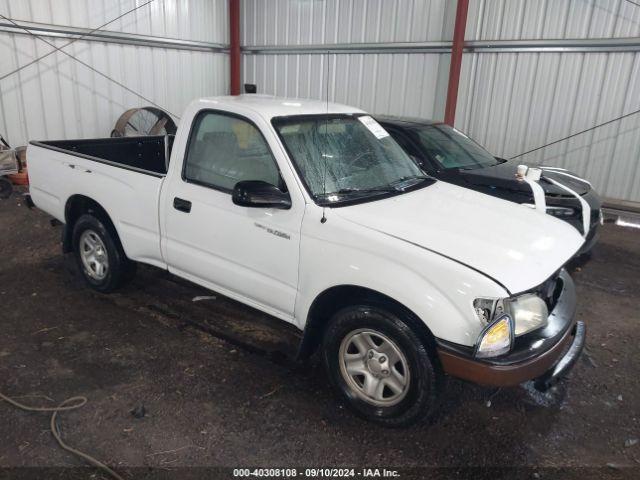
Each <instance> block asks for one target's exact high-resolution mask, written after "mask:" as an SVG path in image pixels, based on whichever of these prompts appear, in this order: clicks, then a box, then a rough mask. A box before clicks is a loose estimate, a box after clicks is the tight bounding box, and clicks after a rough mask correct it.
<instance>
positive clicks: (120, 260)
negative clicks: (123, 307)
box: [73, 214, 135, 293]
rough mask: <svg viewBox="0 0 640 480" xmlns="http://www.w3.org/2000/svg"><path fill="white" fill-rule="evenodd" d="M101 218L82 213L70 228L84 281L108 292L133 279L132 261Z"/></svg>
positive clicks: (92, 286) (133, 264)
mask: <svg viewBox="0 0 640 480" xmlns="http://www.w3.org/2000/svg"><path fill="white" fill-rule="evenodd" d="M112 230H113V229H110V228H108V226H107V224H105V223H104V222H103V221H102V220H101V219H100V218H98V217H95V216H93V215H90V214H85V215H82V216H81V217H80V218H79V219H78V221H77V222H76V223H75V225H74V227H73V249H74V252H75V256H76V261H77V263H78V267H79V268H80V271H81V272H82V276H83V277H84V280H85V281H86V283H87V284H88V285H89V286H90V287H91V288H93V289H95V290H97V291H99V292H102V293H108V292H111V291H113V290H115V289H116V288H118V287H119V286H121V285H122V284H123V283H124V282H126V281H127V280H129V279H130V278H132V276H133V274H134V273H135V263H133V262H131V260H129V259H128V258H127V257H126V255H125V253H124V251H123V249H122V246H121V245H120V241H119V240H118V236H117V234H116V233H115V232H114V231H112Z"/></svg>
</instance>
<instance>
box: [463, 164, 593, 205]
mask: <svg viewBox="0 0 640 480" xmlns="http://www.w3.org/2000/svg"><path fill="white" fill-rule="evenodd" d="M518 165H520V163H519V162H516V161H513V160H510V161H507V162H505V163H501V164H499V165H494V166H492V167H482V168H476V169H473V170H459V171H458V173H459V175H460V176H461V177H462V178H463V179H464V180H465V182H467V183H468V184H470V185H475V186H483V187H496V188H504V189H507V190H512V191H515V192H522V193H525V194H529V195H531V187H530V186H529V185H528V184H527V183H526V182H523V181H520V180H517V179H516V171H517V169H518ZM567 173H570V172H567ZM571 175H574V174H571ZM574 176H575V175H574ZM544 177H549V178H552V179H553V180H556V181H558V182H560V183H562V184H563V185H565V186H567V187H569V188H570V189H572V190H574V191H575V192H576V193H578V195H584V194H586V193H587V192H589V190H590V187H589V184H587V183H585V182H580V181H578V180H574V179H573V178H571V177H567V176H566V175H562V174H559V173H552V172H550V171H548V170H547V171H544V172H543V174H542V180H541V181H540V186H541V187H542V188H543V189H544V192H545V193H546V194H547V195H550V196H558V197H571V194H569V193H568V192H567V191H566V190H563V189H562V188H560V187H558V186H556V185H553V184H552V183H549V182H545V181H544Z"/></svg>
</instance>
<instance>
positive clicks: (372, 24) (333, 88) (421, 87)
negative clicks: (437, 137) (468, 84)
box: [241, 0, 455, 117]
mask: <svg viewBox="0 0 640 480" xmlns="http://www.w3.org/2000/svg"><path fill="white" fill-rule="evenodd" d="M454 11H455V5H453V8H452V2H450V1H447V0H326V1H323V0H270V1H269V2H265V1H262V0H243V1H242V11H241V19H242V22H243V23H242V44H243V45H245V46H251V45H260V46H262V45H286V46H291V45H320V44H321V45H328V46H329V45H332V44H344V43H377V42H430V41H442V40H443V39H445V38H446V37H447V36H449V37H450V36H451V27H450V25H449V24H450V23H451V22H447V21H445V18H447V17H448V16H451V15H452V13H454ZM448 57H449V55H446V54H434V53H413V54H403V53H366V54H362V53H334V54H306V53H301V54H291V55H272V54H250V55H244V62H243V78H244V81H245V82H247V83H257V84H258V91H259V92H263V93H272V94H276V95H284V96H293V97H303V98H324V96H325V85H324V78H325V77H326V74H327V63H326V62H327V59H328V61H329V78H330V84H329V87H330V88H329V97H330V99H331V100H332V101H336V102H341V103H347V104H350V105H355V106H358V107H361V108H364V109H366V110H368V111H371V112H388V113H394V114H409V115H413V116H422V117H434V116H442V113H441V112H444V95H446V82H447V77H446V75H447V74H448V69H449V58H448Z"/></svg>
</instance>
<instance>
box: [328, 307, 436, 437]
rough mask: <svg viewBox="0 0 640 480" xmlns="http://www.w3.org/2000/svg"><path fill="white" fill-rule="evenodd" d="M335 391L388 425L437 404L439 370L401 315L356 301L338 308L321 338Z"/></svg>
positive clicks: (412, 420) (414, 419)
mask: <svg viewBox="0 0 640 480" xmlns="http://www.w3.org/2000/svg"><path fill="white" fill-rule="evenodd" d="M323 350H324V353H323V357H324V364H325V368H326V369H327V373H328V375H329V378H330V380H331V383H332V385H333V387H334V388H335V390H336V391H337V392H338V394H339V395H340V396H341V397H342V398H343V399H344V400H345V401H346V402H347V404H348V405H349V406H350V407H351V408H352V409H353V410H354V411H355V412H356V413H357V414H359V415H360V416H362V417H364V418H366V419H368V420H372V421H375V422H377V423H380V424H383V425H385V426H389V427H400V426H406V425H409V424H412V423H415V422H417V421H419V420H421V419H422V418H423V417H425V416H426V415H427V414H428V413H429V412H430V411H431V410H432V409H433V407H434V405H435V404H436V398H437V387H438V385H439V383H440V382H439V380H440V379H439V375H440V373H439V371H438V369H437V367H436V366H435V364H434V361H433V359H432V356H431V355H430V352H429V351H428V350H427V347H426V346H425V344H424V342H423V341H422V340H421V339H420V338H419V336H418V335H417V334H416V333H415V332H414V330H413V329H412V328H411V327H410V326H409V324H408V322H405V321H403V320H402V319H401V317H400V316H398V315H396V314H394V313H392V312H391V311H390V310H386V309H384V308H380V307H373V306H367V305H359V306H353V307H347V308H344V309H342V310H340V311H339V312H337V313H336V314H335V315H334V317H333V318H332V319H331V323H330V325H329V326H328V328H327V330H326V332H325V336H324V342H323Z"/></svg>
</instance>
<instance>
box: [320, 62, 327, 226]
mask: <svg viewBox="0 0 640 480" xmlns="http://www.w3.org/2000/svg"><path fill="white" fill-rule="evenodd" d="M326 73H327V74H326V76H325V77H324V79H325V80H324V83H325V97H324V98H325V114H326V116H325V118H324V141H325V145H326V142H327V135H328V133H329V50H327V69H326ZM322 161H323V167H324V168H323V171H322V197H323V198H324V199H325V200H324V201H325V202H326V201H327V200H326V197H327V154H326V152H325V153H324V154H323V155H322ZM326 208H327V206H326V203H323V204H322V218H321V219H320V223H326V222H327V217H326V215H325V211H326Z"/></svg>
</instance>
